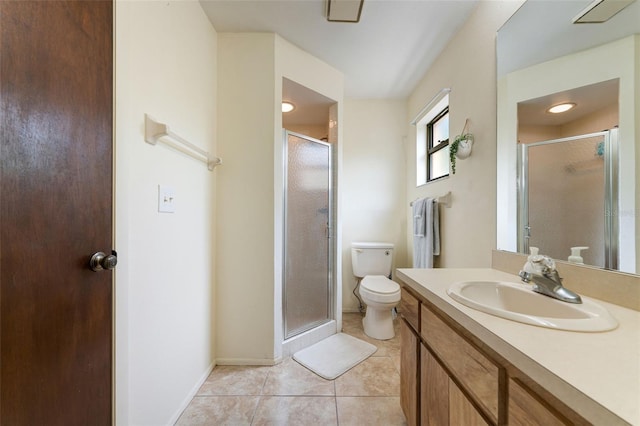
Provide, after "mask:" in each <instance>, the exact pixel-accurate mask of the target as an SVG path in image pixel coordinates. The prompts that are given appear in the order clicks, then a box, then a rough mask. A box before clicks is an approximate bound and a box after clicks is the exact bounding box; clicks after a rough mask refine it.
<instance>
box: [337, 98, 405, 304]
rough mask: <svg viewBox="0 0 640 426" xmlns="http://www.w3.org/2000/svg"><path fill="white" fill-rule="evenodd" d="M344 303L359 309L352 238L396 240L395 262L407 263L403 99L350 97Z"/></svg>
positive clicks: (346, 138)
mask: <svg viewBox="0 0 640 426" xmlns="http://www.w3.org/2000/svg"><path fill="white" fill-rule="evenodd" d="M344 121H345V131H344V151H343V155H344V159H343V167H344V179H343V182H342V189H343V201H344V209H343V210H342V226H343V230H344V231H343V245H342V259H343V269H342V277H343V281H342V282H343V296H342V297H343V303H342V310H343V311H345V312H357V311H358V301H357V299H356V298H355V297H354V296H353V289H354V287H355V285H356V280H355V277H354V276H353V270H352V268H351V243H352V242H354V241H383V242H389V243H393V244H394V245H395V252H394V267H396V268H405V267H408V266H410V263H407V249H406V247H407V244H406V237H405V236H406V232H407V229H406V227H407V221H406V218H405V212H406V206H405V199H406V196H405V176H406V151H407V150H408V149H412V146H411V144H409V143H407V142H406V139H407V138H406V131H407V127H406V124H407V111H406V102H405V101H402V100H354V99H349V100H347V101H346V102H345V113H344Z"/></svg>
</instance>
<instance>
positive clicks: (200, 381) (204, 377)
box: [168, 362, 216, 425]
mask: <svg viewBox="0 0 640 426" xmlns="http://www.w3.org/2000/svg"><path fill="white" fill-rule="evenodd" d="M215 366H216V364H215V362H214V363H212V364H211V365H209V367H207V369H206V370H205V372H204V374H203V375H202V376H200V379H198V381H197V382H196V384H195V385H194V386H193V388H191V391H190V392H189V394H188V395H187V396H186V397H185V398H184V400H183V401H182V403H181V404H180V408H179V409H178V411H177V412H176V413H175V414H174V415H173V416H171V420H170V421H169V423H168V424H170V425H174V424H176V422H177V421H178V419H179V418H180V416H181V415H182V413H183V412H184V410H186V409H187V407H188V406H189V404H190V403H191V401H192V400H193V397H194V396H196V395H197V393H198V389H200V387H201V386H202V385H203V383H204V382H205V381H206V380H207V377H209V374H211V372H212V371H213V368H214V367H215Z"/></svg>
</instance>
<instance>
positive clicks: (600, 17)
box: [573, 0, 635, 24]
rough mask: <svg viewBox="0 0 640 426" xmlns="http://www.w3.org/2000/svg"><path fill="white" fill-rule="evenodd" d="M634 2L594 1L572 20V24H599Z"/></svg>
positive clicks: (615, 0)
mask: <svg viewBox="0 0 640 426" xmlns="http://www.w3.org/2000/svg"><path fill="white" fill-rule="evenodd" d="M634 1H635V0H595V1H594V2H592V3H591V4H589V6H587V7H586V8H584V9H583V10H582V12H580V13H579V14H577V15H576V17H575V18H573V23H574V24H599V23H602V22H606V21H608V20H609V19H611V17H613V15H615V14H616V13H618V12H620V11H621V10H622V9H624V8H625V7H627V6H629V5H630V4H631V3H633V2H634Z"/></svg>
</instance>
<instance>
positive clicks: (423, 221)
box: [413, 198, 440, 268]
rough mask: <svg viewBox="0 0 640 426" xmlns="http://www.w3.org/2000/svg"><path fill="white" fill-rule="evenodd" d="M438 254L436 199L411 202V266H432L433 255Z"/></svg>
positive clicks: (438, 226)
mask: <svg viewBox="0 0 640 426" xmlns="http://www.w3.org/2000/svg"><path fill="white" fill-rule="evenodd" d="M439 254H440V217H439V213H438V201H437V199H435V198H424V199H420V200H416V201H414V203H413V267H414V268H433V256H437V255H439Z"/></svg>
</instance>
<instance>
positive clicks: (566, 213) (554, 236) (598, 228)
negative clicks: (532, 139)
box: [518, 129, 618, 269]
mask: <svg viewBox="0 0 640 426" xmlns="http://www.w3.org/2000/svg"><path fill="white" fill-rule="evenodd" d="M518 149H519V155H518V160H519V164H518V170H519V179H518V193H519V194H518V195H519V196H518V229H519V230H520V232H519V235H518V251H520V252H521V253H528V252H529V247H530V246H534V247H538V248H540V252H541V253H542V254H546V255H549V256H551V257H552V258H555V259H567V257H568V256H569V254H570V248H571V247H577V246H585V247H589V249H588V250H585V251H584V252H583V254H582V257H583V258H584V263H585V264H589V265H595V266H600V267H604V268H608V269H616V268H617V264H618V222H617V205H618V187H617V183H618V177H617V129H614V130H609V131H604V132H598V133H591V134H587V135H581V136H574V137H569V138H563V139H555V140H549V141H544V142H536V143H530V144H521V145H519V146H518Z"/></svg>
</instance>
